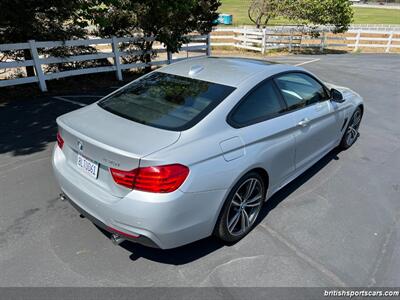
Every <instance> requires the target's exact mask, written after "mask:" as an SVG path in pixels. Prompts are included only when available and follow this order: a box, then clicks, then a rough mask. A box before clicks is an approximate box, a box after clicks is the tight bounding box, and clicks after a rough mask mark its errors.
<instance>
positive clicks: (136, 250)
mask: <svg viewBox="0 0 400 300" xmlns="http://www.w3.org/2000/svg"><path fill="white" fill-rule="evenodd" d="M339 152H340V150H338V149H334V150H332V151H331V152H329V153H328V154H327V155H326V156H324V157H323V158H322V159H321V160H319V161H318V162H317V163H316V164H315V165H314V166H312V167H311V168H310V169H308V170H307V171H306V172H304V173H303V174H302V175H301V176H299V177H298V178H297V179H295V180H293V181H292V182H291V183H289V184H288V185H287V186H285V187H284V188H282V189H281V190H280V191H279V192H277V193H276V194H275V195H273V196H272V197H271V198H270V199H268V201H267V202H266V203H265V204H264V206H263V208H262V210H261V212H260V214H259V217H258V219H257V221H256V226H257V225H258V224H259V223H260V222H261V221H263V220H264V219H265V217H266V216H267V215H268V214H269V212H270V211H272V210H273V209H274V208H276V207H277V206H278V205H279V204H280V203H281V202H282V201H283V200H285V199H286V198H287V197H288V196H289V195H290V194H292V193H293V192H294V191H296V190H297V189H298V188H299V187H300V186H302V185H303V184H304V183H306V182H307V181H308V180H309V179H310V178H312V177H313V176H314V175H316V174H317V173H318V172H319V171H320V170H321V169H322V168H324V167H325V166H326V165H327V164H328V163H329V162H331V161H332V160H338V159H339V158H338V154H339ZM256 226H255V227H256ZM255 227H254V228H255ZM100 230H101V229H100ZM101 231H102V232H103V233H104V234H105V235H107V236H108V237H110V234H109V233H107V232H105V231H103V230H101ZM250 234H251V233H250ZM120 246H121V247H123V248H124V249H126V250H127V251H129V252H130V253H131V254H130V256H129V258H130V259H131V260H132V261H136V260H137V259H139V258H145V259H148V260H152V261H155V262H159V263H164V264H171V265H184V264H187V263H190V262H193V261H195V260H198V259H200V258H202V257H204V256H207V255H208V254H210V253H212V252H214V251H216V250H218V249H220V248H222V247H225V246H226V247H229V246H232V245H227V244H224V243H223V242H221V241H219V240H218V239H216V238H214V237H208V238H205V239H202V240H199V241H196V242H193V243H191V244H188V245H185V246H181V247H178V248H174V249H168V250H162V249H157V248H150V247H146V246H142V245H139V244H136V243H133V242H129V241H124V242H123V243H121V244H120Z"/></svg>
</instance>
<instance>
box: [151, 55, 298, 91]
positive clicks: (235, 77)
mask: <svg viewBox="0 0 400 300" xmlns="http://www.w3.org/2000/svg"><path fill="white" fill-rule="evenodd" d="M298 69H299V68H296V67H293V66H288V65H281V64H276V63H273V62H269V61H266V60H258V59H249V58H239V57H214V56H208V57H200V58H190V59H185V60H181V61H179V62H176V63H173V64H171V65H168V66H166V67H163V68H161V69H159V70H158V71H159V72H164V73H168V74H174V75H179V76H184V77H191V78H195V79H199V80H204V81H209V82H215V83H219V84H224V85H229V86H234V87H237V86H239V85H240V84H241V83H242V82H244V81H245V80H247V79H249V78H251V77H253V76H256V75H261V73H264V74H263V76H264V77H267V76H272V75H274V74H277V73H280V72H284V71H288V70H298Z"/></svg>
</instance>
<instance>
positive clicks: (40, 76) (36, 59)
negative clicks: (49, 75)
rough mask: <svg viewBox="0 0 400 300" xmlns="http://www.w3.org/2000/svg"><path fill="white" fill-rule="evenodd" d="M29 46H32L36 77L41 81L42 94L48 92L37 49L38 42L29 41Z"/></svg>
mask: <svg viewBox="0 0 400 300" xmlns="http://www.w3.org/2000/svg"><path fill="white" fill-rule="evenodd" d="M28 43H29V46H30V51H31V55H32V60H33V63H34V66H35V72H36V76H37V78H38V79H39V87H40V90H41V91H42V92H47V86H46V78H45V76H44V73H43V70H42V65H41V64H40V58H39V54H38V51H37V48H36V42H35V41H34V40H30V41H28Z"/></svg>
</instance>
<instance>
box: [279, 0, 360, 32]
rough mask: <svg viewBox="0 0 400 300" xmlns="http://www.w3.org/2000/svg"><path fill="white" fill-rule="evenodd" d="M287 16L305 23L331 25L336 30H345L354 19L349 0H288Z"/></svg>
mask: <svg viewBox="0 0 400 300" xmlns="http://www.w3.org/2000/svg"><path fill="white" fill-rule="evenodd" d="M286 1H287V3H288V5H289V7H290V9H288V10H287V16H288V17H289V18H291V19H294V20H298V21H299V22H302V23H303V24H311V25H331V26H334V30H333V31H334V32H345V31H346V30H347V29H348V27H349V25H350V24H351V22H352V21H353V9H352V8H351V3H350V1H348V0H297V1H296V0H286Z"/></svg>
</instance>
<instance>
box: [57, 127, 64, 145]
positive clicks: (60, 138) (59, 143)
mask: <svg viewBox="0 0 400 300" xmlns="http://www.w3.org/2000/svg"><path fill="white" fill-rule="evenodd" d="M57 144H58V147H60V149H62V147H63V146H64V140H63V139H62V137H61V134H60V132H59V131H58V132H57Z"/></svg>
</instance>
